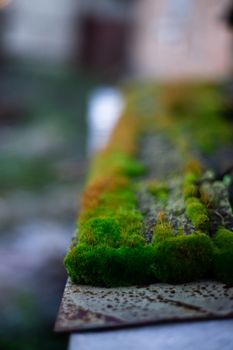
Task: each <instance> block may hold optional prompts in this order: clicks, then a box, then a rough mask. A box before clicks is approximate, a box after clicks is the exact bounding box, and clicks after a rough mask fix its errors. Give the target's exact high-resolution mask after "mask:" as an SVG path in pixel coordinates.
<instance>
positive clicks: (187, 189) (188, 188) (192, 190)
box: [183, 184, 198, 199]
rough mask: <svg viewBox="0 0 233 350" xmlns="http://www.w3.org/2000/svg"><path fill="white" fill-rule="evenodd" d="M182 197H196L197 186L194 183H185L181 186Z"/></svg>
mask: <svg viewBox="0 0 233 350" xmlns="http://www.w3.org/2000/svg"><path fill="white" fill-rule="evenodd" d="M183 194H184V198H185V199H187V198H190V197H196V196H197V195H198V187H197V186H196V185H194V184H187V185H185V186H184V188H183Z"/></svg>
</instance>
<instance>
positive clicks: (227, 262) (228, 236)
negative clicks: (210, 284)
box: [213, 227, 233, 284]
mask: <svg viewBox="0 0 233 350" xmlns="http://www.w3.org/2000/svg"><path fill="white" fill-rule="evenodd" d="M213 240H214V243H215V249H214V262H213V265H214V266H213V273H214V278H216V279H218V280H220V281H223V282H225V283H231V284H232V283H233V268H232V266H233V232H231V231H229V230H226V229H224V228H222V227H221V228H219V230H218V231H217V233H216V235H215V237H214V239H213Z"/></svg>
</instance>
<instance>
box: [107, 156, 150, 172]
mask: <svg viewBox="0 0 233 350" xmlns="http://www.w3.org/2000/svg"><path fill="white" fill-rule="evenodd" d="M106 162H107V163H108V164H106V165H107V166H109V165H110V166H111V167H113V168H115V169H117V170H118V171H119V172H120V173H122V174H124V175H126V176H129V177H134V176H139V175H143V174H145V171H146V169H145V166H144V165H143V164H142V163H140V162H139V161H137V160H136V159H135V158H133V157H131V156H128V155H126V154H123V153H113V154H111V155H110V156H109V157H107V158H106Z"/></svg>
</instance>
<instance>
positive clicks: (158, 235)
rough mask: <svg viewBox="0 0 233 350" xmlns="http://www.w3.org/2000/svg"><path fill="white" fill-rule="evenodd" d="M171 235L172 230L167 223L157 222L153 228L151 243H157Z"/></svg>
mask: <svg viewBox="0 0 233 350" xmlns="http://www.w3.org/2000/svg"><path fill="white" fill-rule="evenodd" d="M171 237H174V232H173V230H172V228H171V226H170V225H169V224H168V223H160V224H157V225H156V226H155V228H154V232H153V237H152V244H153V245H156V244H157V243H159V242H164V241H166V240H167V239H168V238H171Z"/></svg>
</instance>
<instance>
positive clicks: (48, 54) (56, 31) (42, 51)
mask: <svg viewBox="0 0 233 350" xmlns="http://www.w3.org/2000/svg"><path fill="white" fill-rule="evenodd" d="M74 11H76V1H75V0H40V1H32V0H12V1H11V2H10V3H9V5H8V6H7V7H6V8H5V9H4V12H5V15H6V16H7V19H8V23H7V26H5V28H4V44H5V51H6V52H7V54H8V55H9V56H13V57H17V58H34V59H39V60H47V61H49V60H51V61H53V62H54V61H59V62H61V61H66V60H67V59H68V58H69V55H70V52H71V46H72V32H71V31H72V26H71V23H72V20H73V16H74Z"/></svg>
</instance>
